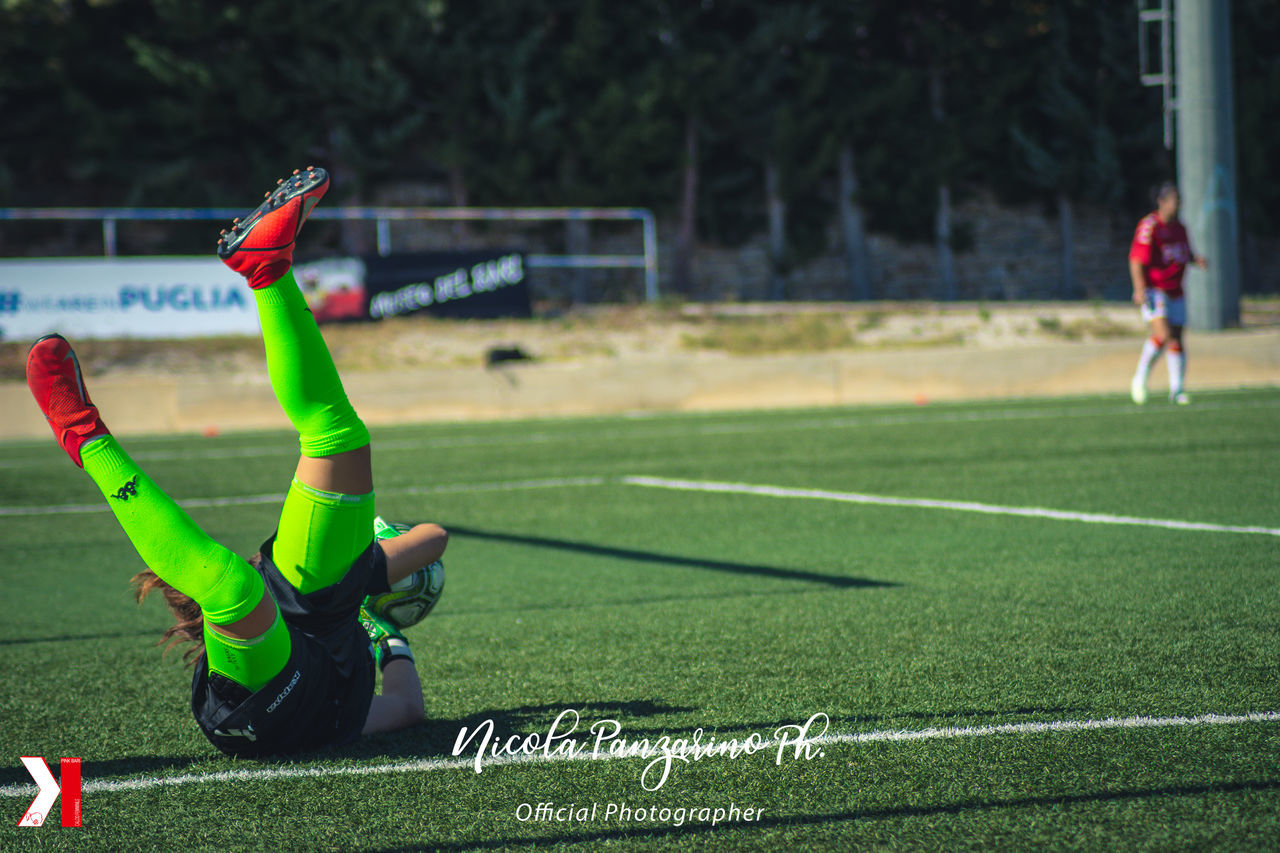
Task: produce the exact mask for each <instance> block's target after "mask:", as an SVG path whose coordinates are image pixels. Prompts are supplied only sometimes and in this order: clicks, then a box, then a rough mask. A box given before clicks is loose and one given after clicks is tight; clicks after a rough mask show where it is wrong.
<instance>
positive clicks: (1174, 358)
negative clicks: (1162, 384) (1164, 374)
mask: <svg viewBox="0 0 1280 853" xmlns="http://www.w3.org/2000/svg"><path fill="white" fill-rule="evenodd" d="M1168 361H1169V396H1170V397H1176V396H1178V395H1179V394H1181V393H1182V380H1183V377H1184V376H1186V372H1187V357H1186V354H1184V353H1183V352H1182V350H1176V351H1174V350H1170V352H1169V359H1168Z"/></svg>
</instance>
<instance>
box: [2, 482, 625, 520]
mask: <svg viewBox="0 0 1280 853" xmlns="http://www.w3.org/2000/svg"><path fill="white" fill-rule="evenodd" d="M605 482H608V481H607V480H605V478H604V477H555V478H547V479H542V480H512V481H509V482H505V483H455V484H453V485H447V486H410V487H408V488H404V489H378V490H377V491H376V494H378V495H379V496H381V497H402V496H404V495H447V494H458V493H461V492H507V491H514V490H517V489H558V488H563V487H566V486H599V485H602V484H604V483H605ZM283 502H284V493H283V492H280V493H278V494H270V495H240V496H239V497H228V498H191V499H189V500H183V501H178V505H179V506H182V507H185V508H188V509H191V508H195V507H222V506H254V505H258V504H279V503H283ZM109 509H110V507H108V506H107V505H106V504H105V503H96V504H62V505H54V506H0V517H3V516H17V515H72V514H80V513H90V512H107V511H108V510H109Z"/></svg>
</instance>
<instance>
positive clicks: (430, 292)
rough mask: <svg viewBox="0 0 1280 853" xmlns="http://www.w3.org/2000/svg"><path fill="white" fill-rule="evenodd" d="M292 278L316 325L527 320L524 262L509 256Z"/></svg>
mask: <svg viewBox="0 0 1280 853" xmlns="http://www.w3.org/2000/svg"><path fill="white" fill-rule="evenodd" d="M294 271H295V273H296V274H297V277H298V282H299V284H300V285H301V286H302V290H303V293H305V294H306V295H307V301H308V303H309V304H310V305H311V310H312V312H313V313H314V314H315V315H316V319H317V320H319V321H320V322H332V321H337V320H357V319H373V320H381V319H383V318H384V317H398V316H401V315H404V314H418V313H424V314H429V315H431V316H436V317H455V318H461V317H465V318H496V317H529V316H531V315H532V308H531V304H530V297H529V281H528V277H527V266H526V264H525V257H524V254H523V253H522V252H518V251H514V250H501V249H498V250H493V249H490V250H477V251H465V252H424V253H415V254H399V255H390V256H388V257H379V256H376V255H373V256H365V257H362V258H330V259H326V260H322V261H316V262H314V263H306V264H298V266H297V267H295V270H294Z"/></svg>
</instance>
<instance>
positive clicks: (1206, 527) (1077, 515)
mask: <svg viewBox="0 0 1280 853" xmlns="http://www.w3.org/2000/svg"><path fill="white" fill-rule="evenodd" d="M622 482H623V483H625V484H627V485H629V486H644V487H647V488H656V489H672V490H674V491H683V492H717V493H722V494H735V495H758V496H761V497H770V498H796V499H802V500H822V501H836V502H839V503H854V504H869V505H872V506H899V507H914V508H919V509H948V510H954V511H957V512H980V513H986V514H988V515H1014V516H1022V517H1027V518H1048V519H1053V520H1054V521H1078V522H1083V523H1086V524H1127V525H1136V526H1139V527H1162V528H1165V529H1168V530H1197V531H1208V532H1211V533H1254V534H1262V535H1265V536H1280V527H1248V526H1239V525H1232V524H1211V523H1208V522H1202V521H1177V520H1174V519H1165V518H1139V517H1137V516H1131V515H1109V514H1107V513H1101V512H1075V511H1073V510H1063V509H1048V508H1046V507H1036V506H1001V505H999V504H984V503H978V502H976V501H944V500H936V499H933V498H896V497H891V496H888V495H866V494H860V493H858V492H832V491H826V490H823V489H789V488H783V487H781V486H758V485H750V484H747V483H721V482H716V481H713V480H673V479H667V478H664V477H636V476H632V477H623V478H622Z"/></svg>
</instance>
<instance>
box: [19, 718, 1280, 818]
mask: <svg viewBox="0 0 1280 853" xmlns="http://www.w3.org/2000/svg"><path fill="white" fill-rule="evenodd" d="M1274 722H1280V711H1267V712H1256V713H1250V714H1199V715H1196V716H1191V717H1145V716H1133V717H1107V718H1105V719H1099V720H1057V721H1052V722H1025V723H1002V724H999V725H994V726H964V727H946V728H928V729H884V730H880V731H871V732H848V733H843V734H830V735H822V736H819V737H814V738H809V739H807V741H806V742H807V743H811V744H813V745H815V746H818V747H822V746H835V745H838V744H861V743H894V742H903V741H931V740H955V739H958V738H969V737H987V736H994V735H1038V734H1060V733H1070V732H1086V731H1109V730H1125V729H1162V728H1177V727H1188V726H1223V725H1239V724H1243V723H1274ZM779 725H780V726H781V725H783V724H779ZM724 740H727V738H724ZM778 743H779V742H778V740H777V739H764V740H763V749H766V750H770V749H777V747H778ZM652 757H655V756H650V757H648V758H645V757H641V758H639V759H638V760H640V761H647V760H651V758H652ZM625 758H636V756H633V755H631V756H629V755H619V754H609V753H605V754H601V755H593V754H592V753H591V752H590V751H584V752H582V753H580V754H573V755H566V754H558V753H551V754H549V755H548V754H544V753H541V752H536V753H533V754H532V755H526V754H517V755H506V756H503V757H501V758H489V759H485V760H484V765H483V766H485V767H498V766H503V765H510V764H532V763H540V762H569V761H614V760H619V759H625ZM474 768H475V755H474V753H472V754H471V755H468V756H465V757H459V758H428V759H422V760H420V761H402V762H395V763H384V764H370V765H359V766H348V767H314V766H313V767H265V768H261V769H256V770H224V771H220V772H217V773H187V774H183V775H181V776H140V777H136V778H132V779H103V780H92V779H89V780H84V781H83V782H82V784H81V791H82V793H85V794H96V793H112V792H122V791H142V790H149V789H153V788H166V787H177V786H181V785H197V784H207V783H217V782H271V781H276V780H281V779H303V778H328V777H334V776H377V775H384V774H391V773H430V772H438V771H442V770H463V769H469V770H474ZM35 793H36V786H35V785H4V786H0V797H29V796H34V795H35Z"/></svg>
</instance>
